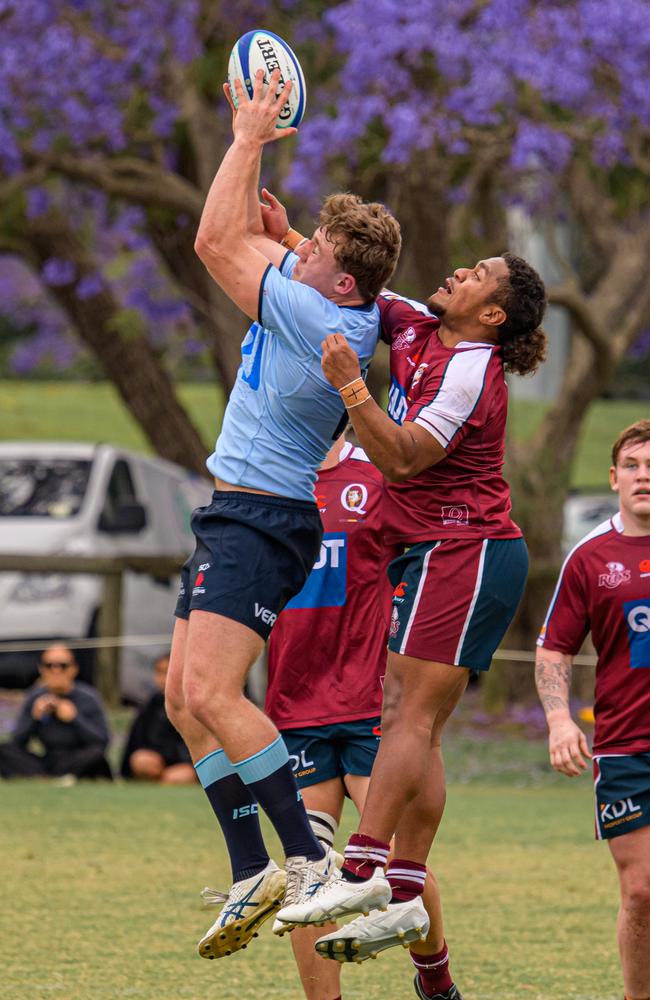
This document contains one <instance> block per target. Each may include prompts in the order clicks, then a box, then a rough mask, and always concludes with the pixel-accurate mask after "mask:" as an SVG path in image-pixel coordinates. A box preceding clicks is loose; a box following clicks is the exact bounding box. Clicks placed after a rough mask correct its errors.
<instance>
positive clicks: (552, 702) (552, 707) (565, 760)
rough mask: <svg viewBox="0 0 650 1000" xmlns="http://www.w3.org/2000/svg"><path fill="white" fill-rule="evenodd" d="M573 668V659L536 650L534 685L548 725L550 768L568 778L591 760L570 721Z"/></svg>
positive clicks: (539, 648)
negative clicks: (587, 759) (586, 758)
mask: <svg viewBox="0 0 650 1000" xmlns="http://www.w3.org/2000/svg"><path fill="white" fill-rule="evenodd" d="M572 668H573V657H572V656H569V655H568V654H567V653H558V652H556V651H555V650H552V649H546V648H544V647H543V646H540V647H538V649H537V654H536V657H535V685H536V687H537V693H538V695H539V698H540V701H541V703H542V707H543V708H544V713H545V715H546V721H547V723H548V732H549V736H548V747H549V756H550V759H551V765H552V766H553V767H554V768H555V770H556V771H559V772H560V774H566V775H567V776H568V777H569V778H574V777H576V776H577V775H579V774H582V772H583V771H584V770H585V768H586V767H587V761H586V760H585V757H591V754H590V752H589V747H588V745H587V738H586V736H585V734H584V733H583V732H582V730H581V729H580V728H579V726H577V725H576V724H575V722H574V721H573V719H572V718H571V709H570V707H569V692H570V690H571V672H572Z"/></svg>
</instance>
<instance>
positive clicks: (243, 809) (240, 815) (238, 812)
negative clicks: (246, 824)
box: [232, 802, 258, 819]
mask: <svg viewBox="0 0 650 1000" xmlns="http://www.w3.org/2000/svg"><path fill="white" fill-rule="evenodd" d="M257 811H258V809H257V802H251V804H250V805H248V806H240V807H239V809H233V811H232V818H233V819H244V817H245V816H254V815H255V814H256V813H257Z"/></svg>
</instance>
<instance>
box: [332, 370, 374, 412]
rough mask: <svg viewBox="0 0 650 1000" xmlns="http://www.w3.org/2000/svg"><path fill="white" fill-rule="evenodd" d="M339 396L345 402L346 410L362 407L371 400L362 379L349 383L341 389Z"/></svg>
mask: <svg viewBox="0 0 650 1000" xmlns="http://www.w3.org/2000/svg"><path fill="white" fill-rule="evenodd" d="M339 395H340V397H341V399H342V400H343V405H344V406H345V408H346V410H352V409H354V407H355V406H361V404H362V403H365V402H367V400H369V399H370V398H371V396H370V392H369V390H368V386H367V385H366V383H365V382H364V381H363V379H362V378H361V377H359V378H355V379H354V380H353V381H352V382H348V383H347V385H342V386H341V388H340V389H339Z"/></svg>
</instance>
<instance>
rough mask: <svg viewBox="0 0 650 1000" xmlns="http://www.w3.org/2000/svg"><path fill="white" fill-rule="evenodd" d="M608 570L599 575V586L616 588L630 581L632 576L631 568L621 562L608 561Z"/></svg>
mask: <svg viewBox="0 0 650 1000" xmlns="http://www.w3.org/2000/svg"><path fill="white" fill-rule="evenodd" d="M607 570H608V572H607V573H600V574H599V576H598V586H599V587H608V588H609V589H610V590H614V588H615V587H620V585H621V584H622V583H629V581H630V578H631V576H632V574H631V572H630V570H629V569H626V567H625V566H624V565H623V563H619V562H608V563H607Z"/></svg>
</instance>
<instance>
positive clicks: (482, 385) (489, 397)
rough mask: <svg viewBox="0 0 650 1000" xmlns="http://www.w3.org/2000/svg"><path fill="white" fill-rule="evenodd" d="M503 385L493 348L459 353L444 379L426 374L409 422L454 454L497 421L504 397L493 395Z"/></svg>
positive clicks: (410, 410) (448, 364)
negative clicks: (491, 421)
mask: <svg viewBox="0 0 650 1000" xmlns="http://www.w3.org/2000/svg"><path fill="white" fill-rule="evenodd" d="M499 381H501V382H503V372H502V368H501V363H500V361H499V360H498V358H497V357H495V355H494V352H493V349H492V348H491V347H483V346H481V347H477V348H474V349H468V350H462V351H456V352H455V353H454V354H453V355H452V357H451V358H450V360H449V362H448V363H447V365H446V367H445V369H444V371H443V373H442V375H441V376H440V375H439V374H437V373H436V372H431V374H430V375H429V376H428V375H427V373H426V372H425V373H424V374H423V376H422V390H421V392H420V393H419V394H418V396H417V400H416V401H415V402H414V403H412V405H411V406H410V407H409V410H408V413H407V415H406V420H410V421H412V422H413V423H416V424H419V425H420V426H421V427H424V428H425V430H427V431H429V433H430V434H432V435H433V437H434V438H435V439H436V440H437V441H438V443H439V444H441V445H442V447H443V448H444V449H445V451H446V452H447V454H450V453H451V452H452V451H454V449H456V448H457V447H458V445H459V444H460V443H461V441H463V440H464V438H466V437H467V435H468V434H469V432H470V431H471V430H473V429H476V428H479V427H482V426H483V425H484V424H485V423H486V421H487V420H488V419H492V418H493V417H494V410H495V408H496V409H498V408H499V406H500V405H501V395H502V394H501V393H499V392H498V391H497V392H494V391H493V388H496V389H498V388H499V384H498V383H499ZM503 406H504V408H505V407H507V403H506V402H505V400H504V402H503Z"/></svg>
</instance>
